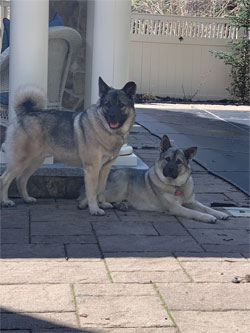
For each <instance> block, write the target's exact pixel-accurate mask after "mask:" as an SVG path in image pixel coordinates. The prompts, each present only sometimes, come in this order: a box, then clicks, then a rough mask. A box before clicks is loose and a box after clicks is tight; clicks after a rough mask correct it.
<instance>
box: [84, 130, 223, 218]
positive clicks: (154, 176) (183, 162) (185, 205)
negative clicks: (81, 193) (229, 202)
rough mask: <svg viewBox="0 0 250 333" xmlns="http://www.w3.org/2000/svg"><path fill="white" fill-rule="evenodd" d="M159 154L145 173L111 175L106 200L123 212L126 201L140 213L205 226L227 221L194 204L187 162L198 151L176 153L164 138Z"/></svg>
mask: <svg viewBox="0 0 250 333" xmlns="http://www.w3.org/2000/svg"><path fill="white" fill-rule="evenodd" d="M160 150H161V153H160V157H159V159H158V160H157V161H156V163H155V165H154V166H153V167H151V168H150V169H148V170H136V169H119V170H115V171H114V172H111V173H110V175H109V178H108V182H107V187H106V192H105V197H106V199H107V200H108V201H109V202H113V203H115V206H116V207H117V208H118V209H119V208H120V209H123V210H124V209H126V208H127V206H126V204H124V201H127V202H128V204H129V205H131V206H132V207H134V208H136V209H139V210H147V211H158V212H168V213H170V214H172V215H176V216H182V217H186V218H189V219H194V220H198V221H202V222H207V223H215V221H216V219H227V218H228V215H227V214H225V213H222V212H219V211H216V210H214V209H212V208H209V207H206V206H204V205H203V204H201V203H200V202H198V201H196V200H195V195H194V183H193V179H192V177H191V168H190V161H191V160H192V158H193V157H194V155H195V153H196V151H197V148H196V147H191V148H188V149H185V150H181V149H177V148H176V147H172V146H171V144H170V141H169V139H168V137H167V136H166V135H164V136H163V138H162V140H161V145H160ZM80 199H82V198H80ZM83 201H84V200H83V199H82V200H81V201H80V202H79V204H80V205H81V204H82V202H83Z"/></svg>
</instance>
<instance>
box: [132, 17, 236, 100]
mask: <svg viewBox="0 0 250 333" xmlns="http://www.w3.org/2000/svg"><path fill="white" fill-rule="evenodd" d="M236 38H237V31H236V29H235V28H232V27H230V26H229V24H228V21H227V20H225V19H214V18H197V17H196V18H191V17H176V16H160V15H144V14H133V15H132V20H131V42H130V71H129V73H130V74H129V78H130V80H133V81H135V82H136V83H137V86H138V90H137V91H138V93H149V94H152V95H155V96H161V97H167V96H169V97H175V98H182V99H192V100H220V99H231V96H230V95H229V93H228V91H227V90H226V88H227V87H228V86H229V85H230V76H229V74H230V66H225V65H224V62H223V61H222V60H220V59H216V58H215V57H214V56H213V55H212V54H211V53H210V52H209V51H210V50H221V51H230V46H228V41H229V40H234V39H236Z"/></svg>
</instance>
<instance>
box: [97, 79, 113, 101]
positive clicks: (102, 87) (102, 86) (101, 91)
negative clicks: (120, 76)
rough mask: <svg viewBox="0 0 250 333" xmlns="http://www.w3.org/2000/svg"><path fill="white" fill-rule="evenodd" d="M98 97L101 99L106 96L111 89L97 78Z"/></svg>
mask: <svg viewBox="0 0 250 333" xmlns="http://www.w3.org/2000/svg"><path fill="white" fill-rule="evenodd" d="M98 84H99V96H100V97H103V96H105V95H106V94H107V92H108V91H109V90H110V89H111V88H110V87H109V86H108V85H107V84H106V83H105V82H104V81H103V79H102V78H101V77H100V76H99V81H98Z"/></svg>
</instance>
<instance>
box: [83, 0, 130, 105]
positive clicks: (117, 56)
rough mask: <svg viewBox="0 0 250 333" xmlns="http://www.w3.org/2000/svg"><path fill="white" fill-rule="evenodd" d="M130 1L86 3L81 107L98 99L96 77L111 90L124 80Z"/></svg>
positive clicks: (127, 69) (105, 0)
mask: <svg viewBox="0 0 250 333" xmlns="http://www.w3.org/2000/svg"><path fill="white" fill-rule="evenodd" d="M130 15H131V1H130V0H90V1H88V12H87V59H86V85H85V86H86V97H85V99H86V102H85V107H87V106H89V105H90V104H92V103H96V101H97V99H98V77H99V76H101V77H102V78H103V80H104V81H105V82H106V83H107V84H108V85H111V86H112V87H114V88H122V87H123V86H124V85H125V83H126V82H127V81H128V71H129V37H130Z"/></svg>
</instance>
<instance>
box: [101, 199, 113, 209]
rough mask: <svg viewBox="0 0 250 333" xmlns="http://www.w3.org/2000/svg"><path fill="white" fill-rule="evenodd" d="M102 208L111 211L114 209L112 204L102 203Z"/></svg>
mask: <svg viewBox="0 0 250 333" xmlns="http://www.w3.org/2000/svg"><path fill="white" fill-rule="evenodd" d="M100 207H101V208H102V209H110V208H114V207H113V205H112V204H111V203H110V202H106V201H105V202H101V203H100Z"/></svg>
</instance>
